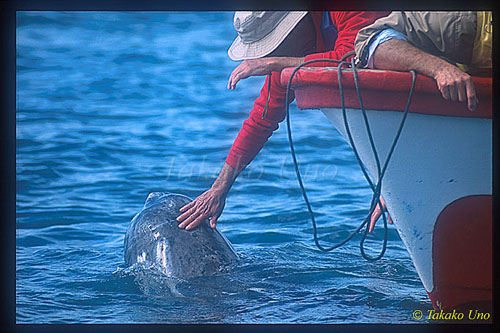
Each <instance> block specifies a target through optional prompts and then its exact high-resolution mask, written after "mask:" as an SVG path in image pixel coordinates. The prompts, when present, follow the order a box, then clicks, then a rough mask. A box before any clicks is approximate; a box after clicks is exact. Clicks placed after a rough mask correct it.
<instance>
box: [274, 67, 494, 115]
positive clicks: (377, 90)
mask: <svg viewBox="0 0 500 333" xmlns="http://www.w3.org/2000/svg"><path fill="white" fill-rule="evenodd" d="M292 71H293V68H285V69H284V70H283V71H282V73H281V83H282V85H283V86H284V87H286V86H287V84H288V80H289V78H290V75H291V74H292ZM337 75H338V74H337V68H336V67H306V68H302V69H301V70H299V71H298V72H297V74H295V76H294V79H293V81H292V86H293V89H294V90H295V98H296V100H297V106H298V107H299V108H300V109H319V108H340V107H341V103H340V92H339V88H338V79H337ZM472 81H473V82H474V86H475V88H476V94H477V96H478V98H479V105H478V107H477V109H476V110H475V111H469V110H468V109H467V105H466V103H465V102H453V101H448V100H445V99H444V98H443V97H442V96H441V93H440V92H439V90H438V88H437V85H436V82H435V81H434V80H433V79H431V78H430V77H427V76H425V75H420V74H418V75H417V80H416V83H415V92H414V95H413V99H412V102H411V104H410V112H414V113H422V114H432V115H442V116H454V117H468V118H490V119H491V118H492V88H491V84H492V78H491V77H472ZM358 82H359V86H360V90H361V96H362V98H363V103H364V106H365V109H367V110H392V111H404V109H405V106H406V103H407V101H408V94H409V91H410V87H411V73H407V72H395V71H381V70H361V69H360V70H358ZM342 84H343V87H344V101H345V106H346V107H347V108H356V109H359V107H360V105H359V100H358V96H357V93H356V89H355V85H354V79H353V75H352V71H350V70H344V71H343V72H342Z"/></svg>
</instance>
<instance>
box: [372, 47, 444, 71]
mask: <svg viewBox="0 0 500 333" xmlns="http://www.w3.org/2000/svg"><path fill="white" fill-rule="evenodd" d="M373 64H374V66H375V68H378V69H391V70H399V71H409V70H415V71H417V72H419V73H421V74H424V75H427V76H430V77H432V78H435V77H436V75H437V73H438V72H439V70H440V69H442V68H443V67H446V66H452V65H451V64H449V63H448V62H446V61H444V60H443V59H441V58H438V57H436V56H433V55H431V54H429V53H426V52H424V51H422V50H420V49H417V48H416V47H414V46H413V45H411V44H410V43H408V42H405V41H403V40H399V39H391V40H388V41H387V42H385V43H383V44H381V45H379V46H378V47H377V49H376V51H375V53H374V55H373Z"/></svg>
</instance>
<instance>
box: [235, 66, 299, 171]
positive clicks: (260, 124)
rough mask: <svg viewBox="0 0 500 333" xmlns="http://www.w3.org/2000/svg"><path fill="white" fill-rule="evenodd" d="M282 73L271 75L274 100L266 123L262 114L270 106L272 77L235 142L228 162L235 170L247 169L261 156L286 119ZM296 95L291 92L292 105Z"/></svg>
mask: <svg viewBox="0 0 500 333" xmlns="http://www.w3.org/2000/svg"><path fill="white" fill-rule="evenodd" d="M280 77H281V73H279V72H273V73H272V74H271V96H270V98H269V108H268V111H267V115H266V118H265V119H262V111H263V110H264V108H265V106H266V102H267V87H268V80H269V76H267V77H266V82H265V83H264V86H263V87H262V89H261V90H260V96H259V97H258V98H257V99H256V100H255V103H254V104H253V109H252V111H250V116H249V117H248V119H247V120H245V121H244V122H243V127H242V128H241V130H240V132H239V133H238V136H237V137H236V140H234V143H233V146H232V147H231V150H229V154H228V156H227V158H226V163H227V164H229V165H230V166H231V167H233V168H235V169H239V168H241V169H243V168H244V167H246V166H247V165H248V164H249V163H250V162H251V161H252V160H253V159H254V158H255V156H256V155H257V154H258V153H259V151H260V150H261V149H262V147H263V146H264V144H265V143H266V142H267V140H268V139H269V137H270V136H271V134H272V133H273V131H275V130H277V129H278V127H279V126H278V124H279V123H280V122H282V121H283V119H285V114H286V109H285V99H286V87H282V86H281V81H280V80H281V78H280ZM294 98H295V95H294V94H293V90H290V95H289V101H288V103H291V102H292V101H293V99H294Z"/></svg>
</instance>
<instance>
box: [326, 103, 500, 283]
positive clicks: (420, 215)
mask: <svg viewBox="0 0 500 333" xmlns="http://www.w3.org/2000/svg"><path fill="white" fill-rule="evenodd" d="M322 111H323V113H324V114H325V115H326V116H327V118H328V119H329V120H330V121H331V122H332V123H333V125H334V126H335V127H336V128H337V130H338V131H339V132H340V133H341V134H342V135H343V136H344V138H345V139H346V140H347V141H348V139H347V134H346V131H345V127H344V122H343V118H342V110H341V109H336V108H332V109H330V108H327V109H323V110H322ZM367 114H368V120H369V123H370V128H371V130H372V134H373V138H374V141H375V146H376V149H377V151H378V154H379V158H380V164H381V166H382V165H383V164H384V161H385V158H386V156H387V154H388V151H389V148H390V145H391V143H392V140H393V139H394V136H395V134H396V132H397V129H398V127H399V123H400V121H401V117H402V116H403V113H402V112H395V111H378V110H369V111H367ZM347 119H348V121H349V127H350V129H351V133H352V136H353V140H354V143H355V145H356V147H357V149H358V152H359V155H360V158H361V160H362V161H363V163H364V164H365V166H366V167H367V169H368V172H369V174H370V176H371V177H372V179H374V180H375V181H376V179H377V177H376V175H377V172H376V170H377V169H376V164H375V159H374V157H373V153H372V151H371V146H370V144H369V141H368V136H367V134H366V133H367V132H366V129H365V124H364V121H363V116H362V113H361V110H358V109H347ZM491 183H492V132H491V119H479V118H460V117H444V116H433V115H423V114H415V113H410V114H408V118H407V119H406V123H405V126H404V128H403V132H402V133H401V136H400V138H399V141H398V143H397V145H396V149H395V151H394V153H393V156H392V158H391V161H390V162H389V166H388V168H387V171H386V174H385V176H384V179H383V181H382V184H383V185H382V196H383V198H384V200H385V202H386V204H387V208H388V211H389V213H390V214H391V217H392V219H393V221H394V225H395V227H396V229H397V231H398V233H399V235H400V237H401V239H402V240H403V243H404V244H405V246H406V249H407V250H408V252H409V253H410V256H411V258H412V260H413V263H414V265H415V268H416V270H417V273H418V275H419V277H420V279H421V280H422V283H423V284H424V287H425V289H426V290H427V291H429V292H430V291H432V290H433V287H434V285H433V277H432V233H433V230H434V224H435V222H436V218H437V217H438V215H439V213H440V212H441V211H442V210H443V209H444V208H445V207H446V206H447V205H448V204H449V203H451V202H453V201H455V200H456V199H459V198H461V197H464V196H468V195H480V194H491V186H492V185H491ZM379 223H381V221H379Z"/></svg>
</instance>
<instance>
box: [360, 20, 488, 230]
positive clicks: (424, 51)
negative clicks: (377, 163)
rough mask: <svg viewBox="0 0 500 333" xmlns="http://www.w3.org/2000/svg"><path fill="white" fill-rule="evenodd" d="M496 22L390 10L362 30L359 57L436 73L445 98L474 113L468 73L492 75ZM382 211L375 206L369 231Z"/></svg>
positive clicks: (363, 62) (366, 62)
mask: <svg viewBox="0 0 500 333" xmlns="http://www.w3.org/2000/svg"><path fill="white" fill-rule="evenodd" d="M492 22H493V21H492V13H491V12H392V13H391V14H390V15H389V16H387V17H383V18H380V19H378V20H377V21H375V22H374V23H373V24H371V25H369V26H366V27H365V28H363V29H361V30H360V31H359V32H358V35H357V37H356V42H355V51H356V57H357V58H358V61H359V65H360V66H361V67H367V68H377V69H390V70H401V71H409V70H415V71H416V72H419V73H421V74H424V75H427V76H429V77H432V78H434V79H435V80H436V84H437V86H438V88H439V91H440V92H441V94H442V96H443V97H444V98H445V99H447V100H452V101H459V102H465V101H467V107H468V108H469V110H471V111H473V110H475V109H476V106H477V104H478V103H479V100H478V98H477V96H476V90H475V87H474V83H473V82H472V79H471V77H470V74H472V75H487V76H491V73H492V58H491V47H492V45H491V40H492V35H493V32H492V31H493V23H492ZM382 209H383V210H385V209H386V208H385V205H384V203H383V202H382ZM380 214H381V209H380V207H378V206H377V207H376V210H375V212H374V214H373V215H372V217H371V221H370V225H369V228H368V230H369V231H371V230H373V227H374V226H375V223H376V221H377V219H378V218H379V217H380Z"/></svg>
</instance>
